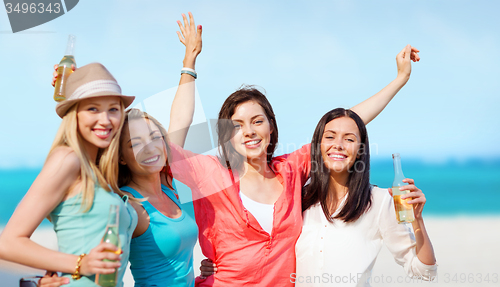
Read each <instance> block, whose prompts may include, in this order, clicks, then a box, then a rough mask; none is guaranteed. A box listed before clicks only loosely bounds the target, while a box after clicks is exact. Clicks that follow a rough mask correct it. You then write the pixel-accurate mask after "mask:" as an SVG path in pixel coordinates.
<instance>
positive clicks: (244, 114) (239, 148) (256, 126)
mask: <svg viewBox="0 0 500 287" xmlns="http://www.w3.org/2000/svg"><path fill="white" fill-rule="evenodd" d="M231 120H232V122H233V126H234V130H233V135H232V137H231V145H232V146H233V147H234V149H235V150H236V152H238V153H239V154H240V155H242V156H245V157H246V158H247V160H252V159H263V160H264V161H265V160H266V157H267V146H268V145H269V142H270V139H271V133H272V132H273V131H272V128H271V124H270V122H269V120H268V118H267V117H266V113H265V111H264V109H263V108H262V107H261V106H260V105H259V104H258V103H256V102H255V101H248V102H244V103H242V104H240V105H238V106H237V107H236V109H235V111H234V114H233V115H232V117H231Z"/></svg>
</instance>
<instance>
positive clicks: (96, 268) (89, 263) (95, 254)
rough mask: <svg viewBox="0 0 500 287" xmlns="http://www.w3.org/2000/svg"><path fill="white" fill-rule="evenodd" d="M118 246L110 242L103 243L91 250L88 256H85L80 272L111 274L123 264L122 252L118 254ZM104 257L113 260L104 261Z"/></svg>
mask: <svg viewBox="0 0 500 287" xmlns="http://www.w3.org/2000/svg"><path fill="white" fill-rule="evenodd" d="M117 252H118V248H117V247H116V246H114V245H113V244H110V243H101V244H99V245H97V246H96V247H95V248H93V249H92V250H90V252H89V254H87V256H85V257H83V259H82V262H81V264H80V266H81V267H80V274H82V275H86V276H89V275H93V274H111V273H113V272H115V269H116V268H119V267H120V266H121V263H120V259H121V253H119V254H117ZM104 259H108V260H111V262H110V261H103V260H104Z"/></svg>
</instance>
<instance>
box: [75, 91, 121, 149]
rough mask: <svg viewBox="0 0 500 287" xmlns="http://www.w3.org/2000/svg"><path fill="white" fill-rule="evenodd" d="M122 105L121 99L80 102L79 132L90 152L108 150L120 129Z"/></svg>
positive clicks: (78, 114) (105, 98)
mask: <svg viewBox="0 0 500 287" xmlns="http://www.w3.org/2000/svg"><path fill="white" fill-rule="evenodd" d="M122 114H123V111H122V104H121V100H120V98H119V97H113V96H109V97H95V98H88V99H84V100H82V101H80V103H79V104H78V109H77V119H78V131H79V132H80V135H81V136H82V138H83V140H84V145H85V147H86V149H87V151H88V152H96V151H97V149H98V148H107V147H108V146H109V144H110V143H111V140H112V139H113V137H114V136H115V135H116V133H117V131H118V130H119V128H120V124H121V118H122Z"/></svg>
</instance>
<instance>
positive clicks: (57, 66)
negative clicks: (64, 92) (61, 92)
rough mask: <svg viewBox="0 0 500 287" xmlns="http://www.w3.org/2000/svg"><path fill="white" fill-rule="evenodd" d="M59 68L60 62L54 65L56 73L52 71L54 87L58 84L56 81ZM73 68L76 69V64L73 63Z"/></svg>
mask: <svg viewBox="0 0 500 287" xmlns="http://www.w3.org/2000/svg"><path fill="white" fill-rule="evenodd" d="M57 68H59V64H55V65H54V70H55V71H54V73H52V87H55V86H56V81H57V75H58V74H57ZM71 69H72V70H73V72H74V71H75V70H76V67H75V65H73V64H71Z"/></svg>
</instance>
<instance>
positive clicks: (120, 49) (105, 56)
mask: <svg viewBox="0 0 500 287" xmlns="http://www.w3.org/2000/svg"><path fill="white" fill-rule="evenodd" d="M174 2H175V3H174ZM499 6H500V4H499V3H497V2H496V1H138V0H136V1H126V0H120V1H117V0H114V1H97V0H84V1H80V2H79V4H78V5H77V6H76V7H75V8H74V9H73V10H71V11H70V12H69V13H67V14H65V15H63V16H61V17H59V18H57V19H55V20H53V21H51V22H48V23H45V24H43V25H40V26H37V27H34V28H32V29H29V30H27V31H25V32H20V33H16V34H13V33H12V32H11V29H10V25H9V22H8V18H7V14H6V13H5V12H0V43H1V44H0V63H1V69H0V78H1V79H2V80H1V81H0V91H1V101H2V107H3V108H2V111H1V113H0V120H1V122H2V123H3V124H2V125H0V135H1V142H2V145H1V149H0V168H13V167H25V166H32V167H38V166H41V165H42V164H43V161H44V159H45V157H46V155H47V152H48V150H49V147H50V145H51V143H52V140H53V139H54V136H55V133H56V130H57V128H58V126H59V123H60V119H59V118H58V117H57V115H56V114H55V111H54V107H55V102H54V101H53V100H52V95H53V88H52V86H50V79H51V74H52V66H53V65H54V64H55V63H58V62H59V61H60V59H61V58H62V56H63V53H64V50H65V45H66V40H67V35H68V34H70V33H71V34H75V35H76V37H77V43H76V55H75V58H76V61H77V64H78V65H79V66H82V65H84V64H88V63H90V62H101V63H103V64H104V65H105V66H106V67H108V69H109V70H110V71H111V73H112V74H113V75H114V76H115V78H116V79H117V80H118V82H119V83H120V85H121V87H122V91H123V93H124V94H127V95H134V96H136V97H138V99H143V100H144V99H147V98H149V97H150V96H152V95H155V94H158V93H160V92H162V91H167V90H169V89H172V88H174V87H175V86H176V85H177V82H178V80H179V71H180V69H181V68H182V58H183V55H184V47H183V46H182V44H181V43H180V42H179V41H178V39H177V35H176V31H177V29H178V27H177V24H176V20H178V19H180V17H181V16H180V15H181V13H187V12H188V11H192V12H193V14H194V16H195V19H196V22H197V24H202V25H203V51H202V53H201V54H200V56H199V59H198V63H197V66H196V70H197V72H198V75H199V77H198V80H197V87H198V93H199V103H200V105H199V106H198V107H197V113H198V117H199V116H206V117H207V118H216V117H217V113H218V111H219V108H220V106H221V105H222V102H223V101H224V99H225V98H226V97H227V96H228V95H229V94H231V93H232V92H233V91H234V90H235V89H237V88H238V87H239V86H240V85H241V84H256V85H259V86H262V87H263V88H264V89H265V90H266V91H267V95H268V98H269V100H270V102H271V103H272V105H273V107H274V110H275V113H276V115H277V119H278V125H279V132H280V142H281V143H282V144H283V145H284V148H283V149H282V150H281V151H290V150H289V149H287V147H289V148H292V147H294V146H295V147H298V146H299V145H300V144H303V143H306V142H308V141H309V140H310V138H311V135H312V133H313V130H314V128H315V126H316V123H317V122H318V120H319V119H320V118H321V116H322V115H323V114H324V113H325V112H327V111H328V110H330V109H333V108H336V107H339V106H341V107H352V106H354V105H355V104H357V103H359V102H361V101H362V100H364V99H365V98H367V97H369V96H371V95H373V94H374V93H376V92H377V91H379V90H380V89H381V88H383V87H384V86H385V85H386V84H388V83H389V82H390V81H392V80H393V79H394V78H395V76H396V62H395V56H396V54H397V53H398V52H399V51H400V50H401V49H402V48H403V47H404V46H405V45H406V44H412V45H413V46H415V47H417V48H419V49H420V50H421V53H420V55H421V57H422V60H421V61H420V62H419V63H416V64H414V65H413V73H412V76H411V79H410V81H409V82H408V84H407V85H406V86H405V87H404V88H403V89H402V90H401V91H400V93H399V94H398V95H397V96H396V98H395V99H394V100H393V101H392V102H391V103H390V104H389V106H388V107H387V108H386V110H385V111H384V112H383V113H382V114H381V115H380V116H379V117H378V118H377V119H375V120H374V121H373V122H372V123H370V124H369V126H368V131H369V135H370V141H371V143H372V145H373V148H372V155H373V156H374V157H375V158H387V159H390V155H391V153H394V152H400V153H401V154H402V156H405V157H411V158H419V159H423V160H425V161H430V162H440V161H444V160H448V159H458V160H464V159H467V158H499V157H500V149H499V148H498V142H499V141H500V135H499V133H498V132H497V131H498V126H499V124H500V116H499V112H498V107H499V104H500V99H499V95H500V84H499V83H500V81H499V80H498V79H499V74H500V73H499V71H498V63H500V59H499V58H500V56H499V53H498V51H499V49H498V47H499V45H500V34H499V33H498V27H500V20H499V17H498V15H497V14H498V13H497V12H498V11H499V10H500V9H499V8H500V7H499ZM167 98H168V97H167V96H166V98H165V103H164V106H165V107H164V108H163V109H162V106H161V105H155V110H154V111H155V112H154V113H153V115H154V116H156V117H158V118H160V119H163V118H168V116H166V115H168V112H169V110H170V106H169V104H168V100H167ZM160 102H161V101H160ZM162 103H163V102H162ZM165 124H168V123H165Z"/></svg>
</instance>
